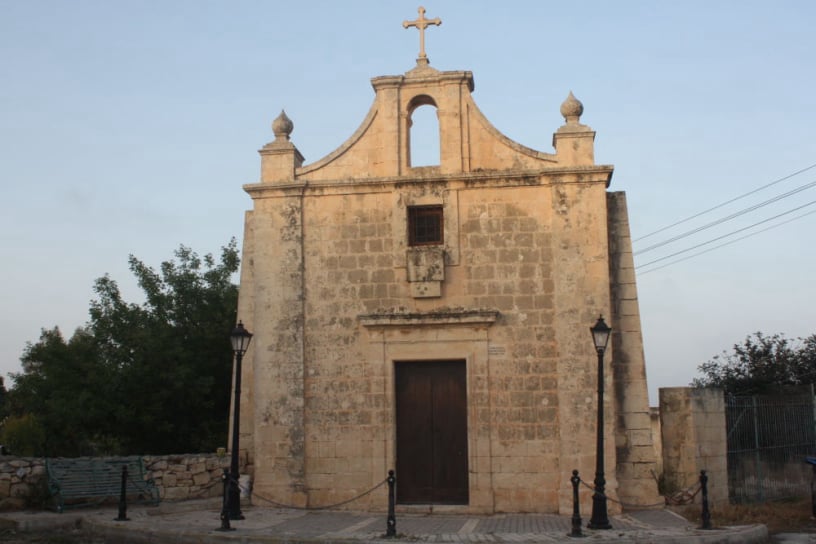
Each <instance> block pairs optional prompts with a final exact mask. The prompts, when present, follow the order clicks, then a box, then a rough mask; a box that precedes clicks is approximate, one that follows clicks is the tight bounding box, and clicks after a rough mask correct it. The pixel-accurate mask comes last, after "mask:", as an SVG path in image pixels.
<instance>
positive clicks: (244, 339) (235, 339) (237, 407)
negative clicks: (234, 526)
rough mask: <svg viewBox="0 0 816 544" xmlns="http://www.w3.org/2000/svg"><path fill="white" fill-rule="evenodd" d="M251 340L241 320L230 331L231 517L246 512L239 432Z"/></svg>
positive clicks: (234, 517)
mask: <svg viewBox="0 0 816 544" xmlns="http://www.w3.org/2000/svg"><path fill="white" fill-rule="evenodd" d="M250 340H252V333H251V332H249V331H248V330H246V329H245V328H244V324H243V323H242V322H240V321H239V322H238V325H237V326H236V327H235V328H234V329H232V333H230V342H232V352H233V353H234V354H235V400H234V405H233V407H232V447H231V448H230V449H231V450H232V451H231V453H232V457H231V459H230V485H229V497H228V502H229V508H228V510H229V519H244V514H243V513H242V512H241V490H240V489H239V487H238V433H239V430H240V429H239V426H240V422H241V360H242V359H243V358H244V353H246V350H247V348H248V347H249V341H250Z"/></svg>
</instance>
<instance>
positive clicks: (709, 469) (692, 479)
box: [660, 387, 728, 504]
mask: <svg viewBox="0 0 816 544" xmlns="http://www.w3.org/2000/svg"><path fill="white" fill-rule="evenodd" d="M660 428H661V431H662V443H663V478H664V481H665V485H666V488H667V490H668V491H678V490H683V489H687V488H689V487H693V486H695V485H696V483H697V482H698V481H699V479H700V471H701V470H705V471H706V474H707V475H708V477H709V480H708V493H709V498H710V500H711V501H712V502H716V501H720V504H725V503H727V501H728V470H727V453H728V446H727V443H726V427H725V399H724V397H723V392H722V390H720V389H695V388H691V387H669V388H661V389H660ZM697 500H698V501H699V496H698V498H697Z"/></svg>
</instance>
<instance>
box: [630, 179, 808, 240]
mask: <svg viewBox="0 0 816 544" xmlns="http://www.w3.org/2000/svg"><path fill="white" fill-rule="evenodd" d="M814 186H816V181H811V182H810V183H806V184H804V185H800V186H799V187H796V188H795V189H791V190H790V191H788V192H787V193H782V194H781V195H777V196H775V197H773V198H769V199H768V200H765V201H763V202H760V203H759V204H754V205H753V206H749V207H747V208H743V209H742V210H739V211H737V212H734V213H732V214H731V215H727V216H725V217H721V218H720V219H716V220H714V221H711V222H710V223H706V224H705V225H703V226H700V227H697V228H694V229H691V230H688V231H686V232H683V233H681V234H678V235H677V236H673V237H671V238H668V239H666V240H663V241H662V242H658V243H656V244H652V245H650V246H649V247H646V248H644V249H641V250H639V251H636V252H635V253H634V254H635V255H640V254H642V253H646V252H647V251H652V250H653V249H657V248H659V247H663V246H665V245H668V244H671V243H672V242H676V241H677V240H681V239H683V238H686V237H688V236H691V235H692V234H697V233H698V232H701V231H704V230H706V229H710V228H711V227H715V226H717V225H721V224H722V223H725V222H726V221H731V220H732V219H735V218H737V217H740V216H742V215H745V214H746V213H750V212H752V211H755V210H758V209H759V208H762V207H765V206H767V205H769V204H773V203H774V202H778V201H780V200H782V199H785V198H788V197H789V196H793V195H795V194H797V193H801V192H802V191H805V190H807V189H810V188H811V187H814ZM731 202H733V200H732V201H731ZM711 209H714V208H711ZM796 209H798V208H795V209H794V211H795V210H796ZM699 215H701V214H697V216H699ZM695 217H696V216H695ZM736 232H739V231H736ZM726 236H728V235H726Z"/></svg>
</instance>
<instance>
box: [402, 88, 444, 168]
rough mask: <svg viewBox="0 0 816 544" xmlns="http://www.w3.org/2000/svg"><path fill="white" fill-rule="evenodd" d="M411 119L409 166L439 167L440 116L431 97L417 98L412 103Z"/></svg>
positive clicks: (409, 123)
mask: <svg viewBox="0 0 816 544" xmlns="http://www.w3.org/2000/svg"><path fill="white" fill-rule="evenodd" d="M411 107H412V108H413V109H412V110H411V117H410V119H409V122H408V127H409V129H408V130H409V133H410V134H409V138H408V145H409V150H408V157H409V161H408V164H409V166H410V167H412V168H415V167H417V166H438V165H439V163H440V158H439V157H440V155H439V152H440V149H439V147H440V146H439V115H438V112H437V109H436V103H435V102H434V100H433V98H431V97H430V96H425V95H421V96H417V97H415V98H414V99H413V100H412V101H411Z"/></svg>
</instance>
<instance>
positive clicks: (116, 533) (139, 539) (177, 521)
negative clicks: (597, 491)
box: [0, 501, 816, 544]
mask: <svg viewBox="0 0 816 544" xmlns="http://www.w3.org/2000/svg"><path fill="white" fill-rule="evenodd" d="M243 512H244V515H245V516H246V519H244V520H240V521H233V522H231V526H232V528H233V530H232V531H220V530H218V529H219V528H220V527H221V521H220V517H219V505H218V503H217V502H213V501H190V502H184V503H165V504H163V505H161V506H159V507H154V508H131V509H130V510H128V517H129V518H130V520H129V521H115V520H114V518H115V517H116V515H117V511H116V508H115V507H113V508H110V507H108V508H99V509H83V510H73V511H69V512H67V513H65V514H56V513H51V512H6V513H0V527H5V528H6V532H7V533H8V532H9V531H11V532H12V533H15V534H24V533H26V532H33V531H45V532H49V533H53V534H60V533H61V532H69V531H70V530H71V529H72V528H75V527H77V526H80V527H81V528H82V529H83V530H84V531H85V532H86V533H87V534H90V535H91V537H90V538H91V539H92V541H93V542H104V543H105V544H124V543H161V544H175V543H178V544H204V543H208V544H209V543H211V544H231V543H239V542H240V543H242V544H254V543H258V544H273V543H274V544H298V543H308V544H316V543H332V544H333V543H346V544H358V543H360V542H379V543H393V542H395V541H394V539H385V538H384V536H383V535H384V534H385V530H386V517H385V515H384V514H381V513H353V512H337V511H333V512H303V511H298V510H288V509H274V508H265V507H258V506H246V507H244V508H243ZM715 521H716V520H715ZM586 522H587V519H586V518H585V519H584V523H583V525H584V528H582V533H583V535H584V537H585V541H589V542H620V543H660V544H671V543H675V542H676V543H681V542H683V543H686V542H688V543H720V542H723V543H725V542H728V543H745V544H750V543H760V542H768V532H767V529H766V528H765V526H764V525H747V526H739V527H721V528H716V529H714V530H710V531H703V530H699V529H697V528H695V527H694V526H693V525H691V524H690V523H689V522H687V521H686V520H685V519H683V518H681V517H679V516H678V515H676V514H674V513H672V512H670V511H668V510H649V511H641V512H632V513H629V514H625V515H621V516H612V517H611V518H610V522H611V523H612V526H613V528H612V529H610V530H606V531H592V530H589V529H586ZM570 530H571V519H570V518H569V517H566V516H556V515H543V514H504V515H493V516H475V515H450V514H424V515H423V514H399V513H398V514H397V533H398V538H397V542H406V543H413V542H451V543H471V542H495V543H539V542H541V543H545V542H575V541H580V540H579V539H576V538H571V537H569V536H568V534H569V533H570ZM813 536H816V535H813ZM778 542H783V543H787V544H794V543H797V544H798V543H801V542H814V543H816V540H812V541H811V540H779V541H778Z"/></svg>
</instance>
